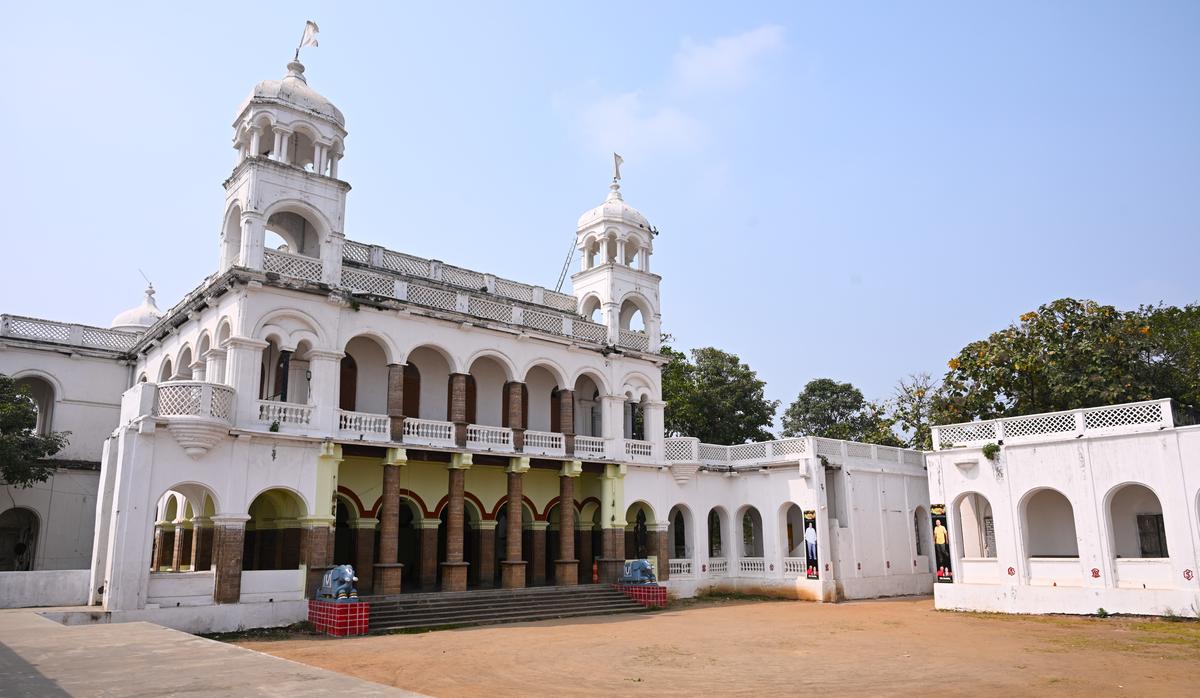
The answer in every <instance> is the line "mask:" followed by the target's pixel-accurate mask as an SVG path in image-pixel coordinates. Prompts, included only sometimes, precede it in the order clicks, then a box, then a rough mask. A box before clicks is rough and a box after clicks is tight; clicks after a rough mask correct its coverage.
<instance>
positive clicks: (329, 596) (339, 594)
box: [317, 565, 358, 603]
mask: <svg viewBox="0 0 1200 698" xmlns="http://www.w3.org/2000/svg"><path fill="white" fill-rule="evenodd" d="M357 581H358V577H356V576H354V568H353V567H351V566H350V565H338V566H337V567H334V568H333V569H331V570H329V571H328V572H326V573H325V576H324V577H323V578H322V579H321V588H320V589H318V590H317V598H319V599H325V600H327V601H335V602H337V603H349V602H353V601H358V589H355V588H354V583H355V582H357Z"/></svg>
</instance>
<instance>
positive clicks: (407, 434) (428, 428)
mask: <svg viewBox="0 0 1200 698" xmlns="http://www.w3.org/2000/svg"><path fill="white" fill-rule="evenodd" d="M404 440H405V441H406V442H409V443H415V444H425V445H428V446H453V445H454V424H453V423H451V422H439V421H437V420H434V419H416V418H415V417H409V418H407V419H405V420H404Z"/></svg>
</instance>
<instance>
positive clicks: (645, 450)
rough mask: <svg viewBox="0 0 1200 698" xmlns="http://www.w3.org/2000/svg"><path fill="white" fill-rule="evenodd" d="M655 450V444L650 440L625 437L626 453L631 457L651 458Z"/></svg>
mask: <svg viewBox="0 0 1200 698" xmlns="http://www.w3.org/2000/svg"><path fill="white" fill-rule="evenodd" d="M653 452H654V451H653V446H652V445H651V443H650V442H649V441H639V440H637V439H625V455H626V456H628V457H629V458H649V457H650V456H651V455H652V454H653Z"/></svg>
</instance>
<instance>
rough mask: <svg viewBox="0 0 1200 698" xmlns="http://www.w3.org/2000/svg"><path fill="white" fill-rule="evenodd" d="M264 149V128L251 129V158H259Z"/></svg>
mask: <svg viewBox="0 0 1200 698" xmlns="http://www.w3.org/2000/svg"><path fill="white" fill-rule="evenodd" d="M261 148H262V128H261V127H259V126H252V127H250V157H257V156H258V153H259V150H261Z"/></svg>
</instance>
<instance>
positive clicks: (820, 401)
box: [783, 378, 902, 446]
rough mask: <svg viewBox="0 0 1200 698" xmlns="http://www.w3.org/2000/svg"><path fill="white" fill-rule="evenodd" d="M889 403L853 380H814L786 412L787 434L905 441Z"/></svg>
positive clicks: (893, 443) (892, 442)
mask: <svg viewBox="0 0 1200 698" xmlns="http://www.w3.org/2000/svg"><path fill="white" fill-rule="evenodd" d="M887 407H888V406H887V405H886V404H880V403H874V402H870V401H868V400H867V399H866V398H865V397H863V394H862V391H861V390H859V389H858V388H855V387H854V386H853V385H851V384H850V383H838V382H837V381H835V380H832V379H830V378H817V379H815V380H811V381H809V382H808V384H807V385H805V386H804V389H803V390H801V391H800V395H799V396H797V397H796V400H795V402H793V403H792V404H791V405H789V406H788V408H787V410H786V411H785V412H784V413H783V435H784V436H823V437H825V438H830V439H847V440H849V441H862V442H864V443H875V444H883V445H887V446H899V445H901V443H902V442H901V441H900V439H899V438H898V437H897V436H896V434H895V433H894V432H893V431H892V425H893V424H895V422H896V420H895V418H893V417H890V416H888V414H887V413H888V409H887Z"/></svg>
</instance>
